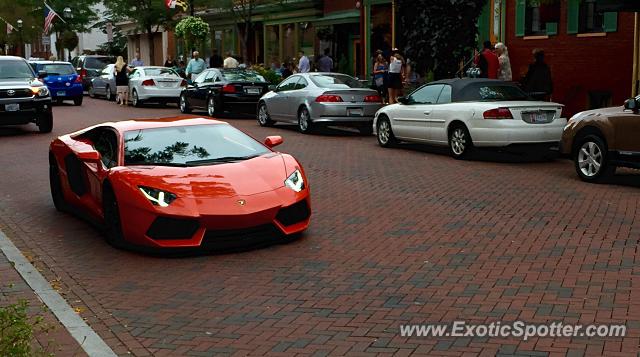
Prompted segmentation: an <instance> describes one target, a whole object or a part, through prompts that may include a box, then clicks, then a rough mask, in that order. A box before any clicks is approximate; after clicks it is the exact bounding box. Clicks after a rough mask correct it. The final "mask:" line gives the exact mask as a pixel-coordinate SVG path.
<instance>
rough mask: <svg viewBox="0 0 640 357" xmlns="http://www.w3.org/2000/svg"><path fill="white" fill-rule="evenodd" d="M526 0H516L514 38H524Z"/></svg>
mask: <svg viewBox="0 0 640 357" xmlns="http://www.w3.org/2000/svg"><path fill="white" fill-rule="evenodd" d="M526 12H527V0H516V36H524V27H525V19H524V17H525V14H526Z"/></svg>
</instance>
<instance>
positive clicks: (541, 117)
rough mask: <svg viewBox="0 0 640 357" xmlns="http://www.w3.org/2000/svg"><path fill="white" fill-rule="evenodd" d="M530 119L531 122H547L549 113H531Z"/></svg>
mask: <svg viewBox="0 0 640 357" xmlns="http://www.w3.org/2000/svg"><path fill="white" fill-rule="evenodd" d="M529 121H530V122H531V123H546V122H547V114H545V113H531V114H529Z"/></svg>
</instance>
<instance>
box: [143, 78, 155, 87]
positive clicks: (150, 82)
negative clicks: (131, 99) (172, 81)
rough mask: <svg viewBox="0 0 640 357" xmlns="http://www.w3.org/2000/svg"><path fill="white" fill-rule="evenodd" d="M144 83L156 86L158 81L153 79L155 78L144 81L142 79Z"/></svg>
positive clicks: (144, 84)
mask: <svg viewBox="0 0 640 357" xmlns="http://www.w3.org/2000/svg"><path fill="white" fill-rule="evenodd" d="M142 85H143V86H155V85H156V83H155V82H154V81H153V79H145V80H144V81H142Z"/></svg>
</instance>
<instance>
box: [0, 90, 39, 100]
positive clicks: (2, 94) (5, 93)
mask: <svg viewBox="0 0 640 357" xmlns="http://www.w3.org/2000/svg"><path fill="white" fill-rule="evenodd" d="M9 92H12V93H13V95H9ZM32 96H33V93H32V92H31V89H28V88H27V89H2V90H0V98H29V97H32Z"/></svg>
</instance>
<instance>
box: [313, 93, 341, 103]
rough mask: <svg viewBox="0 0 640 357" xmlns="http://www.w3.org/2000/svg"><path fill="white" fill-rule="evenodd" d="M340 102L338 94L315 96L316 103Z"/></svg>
mask: <svg viewBox="0 0 640 357" xmlns="http://www.w3.org/2000/svg"><path fill="white" fill-rule="evenodd" d="M337 102H342V98H340V96H339V95H332V94H323V95H321V96H319V97H318V98H316V103H337Z"/></svg>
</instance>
